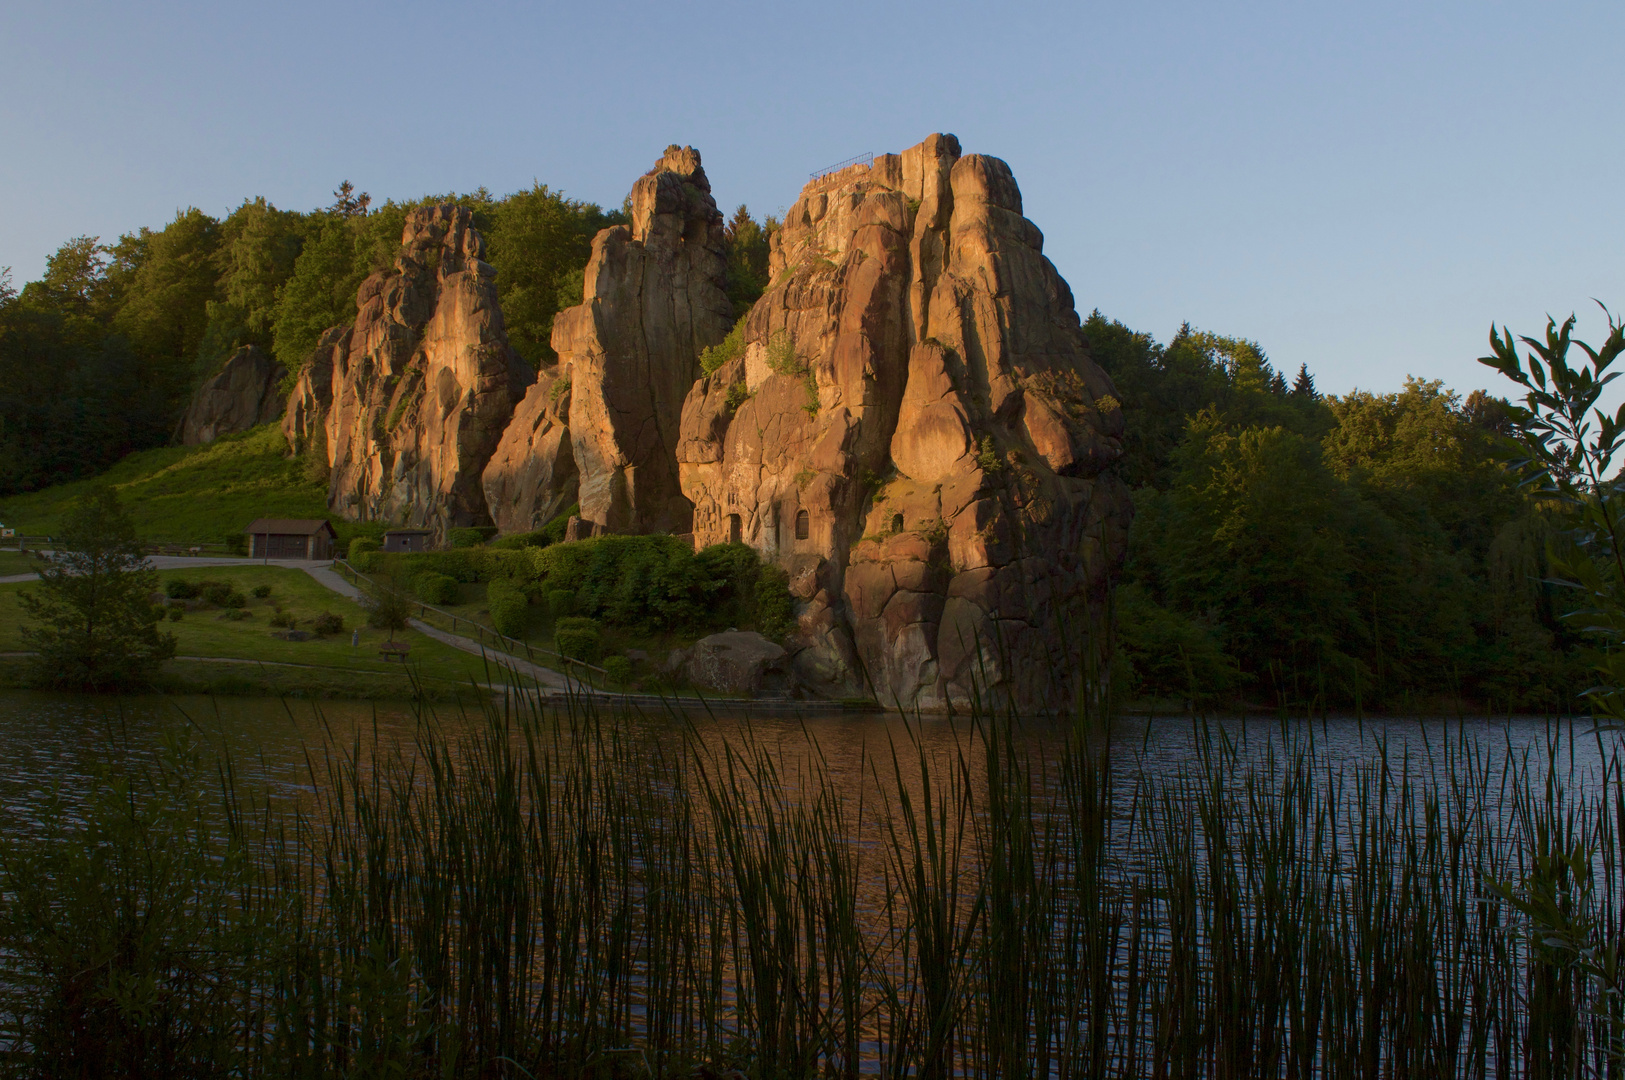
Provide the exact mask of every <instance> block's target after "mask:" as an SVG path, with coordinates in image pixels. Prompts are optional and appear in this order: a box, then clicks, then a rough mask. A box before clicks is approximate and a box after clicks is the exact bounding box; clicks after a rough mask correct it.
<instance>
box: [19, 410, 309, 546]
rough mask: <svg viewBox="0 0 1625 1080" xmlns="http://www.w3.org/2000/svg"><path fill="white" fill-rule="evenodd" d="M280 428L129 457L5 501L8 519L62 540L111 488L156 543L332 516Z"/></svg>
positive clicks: (212, 538)
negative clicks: (94, 491)
mask: <svg viewBox="0 0 1625 1080" xmlns="http://www.w3.org/2000/svg"><path fill="white" fill-rule="evenodd" d="M287 452H288V444H287V440H285V439H284V438H283V437H282V432H281V431H280V430H279V429H278V427H277V426H276V425H275V424H267V425H265V426H264V427H258V428H255V429H254V430H252V431H247V432H244V433H242V434H240V435H227V436H224V437H222V438H219V439H216V440H215V441H214V442H212V443H209V444H208V445H206V446H166V447H160V448H159V449H156V450H143V451H140V452H139V453H134V454H131V455H129V456H128V457H126V458H124V459H123V460H122V461H120V462H119V463H118V464H117V465H115V466H113V467H112V468H111V469H109V470H108V471H107V472H105V473H103V474H102V475H101V476H98V477H96V478H95V479H92V480H81V481H77V482H75V483H71V484H59V485H57V486H55V487H50V488H45V489H43V490H40V491H36V492H30V493H28V494H26V495H15V496H11V497H9V498H6V499H4V500H0V521H3V522H5V524H6V525H7V526H8V527H10V528H14V529H16V530H17V531H18V532H20V533H23V534H25V535H29V536H35V535H41V536H49V535H54V534H55V533H56V531H57V529H58V526H59V525H60V523H61V521H62V519H63V517H64V516H65V515H66V513H67V512H68V508H69V507H70V506H71V505H72V504H73V502H74V501H75V500H76V499H78V498H79V497H80V496H82V495H83V494H84V493H85V492H86V491H87V490H89V489H90V488H91V487H94V486H98V485H102V484H108V485H111V486H112V487H114V488H115V489H116V490H117V491H118V495H119V499H120V501H121V502H123V504H124V506H125V507H126V509H127V510H128V511H129V514H130V517H131V518H132V520H134V521H135V524H136V528H137V531H138V532H139V533H140V535H142V536H143V537H147V538H150V539H153V540H161V541H174V542H178V543H180V542H190V543H215V542H219V541H221V540H222V539H225V538H228V537H240V536H241V535H242V531H243V528H244V527H245V526H246V525H247V524H248V523H249V522H251V521H253V520H254V519H255V518H258V517H273V518H277V517H280V518H325V517H327V485H326V483H325V482H318V481H315V480H313V479H312V478H311V477H309V476H308V475H307V474H306V472H305V466H304V464H303V463H302V462H300V461H296V460H291V459H289V458H288V457H287V456H286V455H287Z"/></svg>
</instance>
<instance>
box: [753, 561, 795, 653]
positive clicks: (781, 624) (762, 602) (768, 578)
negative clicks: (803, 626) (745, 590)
mask: <svg viewBox="0 0 1625 1080" xmlns="http://www.w3.org/2000/svg"><path fill="white" fill-rule="evenodd" d="M755 594H756V595H755V600H756V610H755V612H754V616H755V617H754V618H752V619H751V620H750V621H751V622H754V623H755V624H756V629H757V630H759V631H760V632H761V633H762V634H763V635H764V636H766V637H770V638H772V639H773V640H774V641H783V640H784V638H785V636H786V635H787V634H789V633H790V631H792V630H794V629H795V628H796V616H795V598H794V597H792V596H791V595H790V576H789V575H788V574H786V573H785V572H784V571H783V570H781V569H780V568H779V567H777V566H763V567H761V569H760V570H759V571H758V572H757V576H756V588H755Z"/></svg>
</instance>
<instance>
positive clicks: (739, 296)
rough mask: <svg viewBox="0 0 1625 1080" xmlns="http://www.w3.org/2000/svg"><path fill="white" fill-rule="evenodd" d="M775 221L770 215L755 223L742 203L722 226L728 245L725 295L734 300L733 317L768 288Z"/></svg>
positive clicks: (738, 314) (743, 311)
mask: <svg viewBox="0 0 1625 1080" xmlns="http://www.w3.org/2000/svg"><path fill="white" fill-rule="evenodd" d="M778 225H779V223H778V222H777V221H775V220H774V219H772V218H768V219H767V221H766V222H764V223H762V224H757V222H756V219H755V218H753V217H751V216H750V211H749V210H748V209H746V207H745V206H744V204H743V203H741V204H740V206H739V209H737V210H735V211H734V216H733V218H732V219H731V220H730V221H729V222H728V224H727V226H726V228H724V230H723V239H724V241H725V242H726V243H727V247H728V299H729V300H732V301H733V305H734V315H735V317H739V316H742V315H744V314H745V313H746V312H747V311H749V310H750V309H751V305H752V304H754V303H756V301H757V299H758V298H760V297H761V295H762V293H764V292H766V291H767V286H768V284H769V282H768V276H767V256H768V251H769V243H768V241H769V240H770V238H771V237H772V235H773V230H775V229H777V228H778Z"/></svg>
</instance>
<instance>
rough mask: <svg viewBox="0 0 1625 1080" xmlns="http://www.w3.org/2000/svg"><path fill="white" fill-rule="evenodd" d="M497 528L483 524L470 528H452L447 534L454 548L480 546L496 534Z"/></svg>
mask: <svg viewBox="0 0 1625 1080" xmlns="http://www.w3.org/2000/svg"><path fill="white" fill-rule="evenodd" d="M496 532H497V531H496V529H495V528H494V527H492V526H489V525H481V526H477V527H474V528H468V529H452V530H451V531H450V532H448V533H447V534H446V539H447V540H448V541H449V542H450V543H451V546H452V547H454V548H471V547H479V546H480V545H481V544H483V543H485V542H486V541H487V540H489V539H491V537H493V536H495V535H496Z"/></svg>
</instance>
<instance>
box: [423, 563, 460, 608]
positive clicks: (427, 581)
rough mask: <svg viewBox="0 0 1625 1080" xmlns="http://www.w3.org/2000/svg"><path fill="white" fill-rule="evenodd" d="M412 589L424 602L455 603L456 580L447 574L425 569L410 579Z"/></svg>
mask: <svg viewBox="0 0 1625 1080" xmlns="http://www.w3.org/2000/svg"><path fill="white" fill-rule="evenodd" d="M412 591H413V592H415V593H417V595H418V599H420V600H422V601H423V602H424V603H425V604H455V603H456V602H457V582H456V580H455V579H454V578H452V577H451V576H450V575H449V574H437V573H435V572H434V571H433V570H427V571H424V572H423V573H421V574H419V575H418V576H417V577H415V578H413V579H412Z"/></svg>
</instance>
